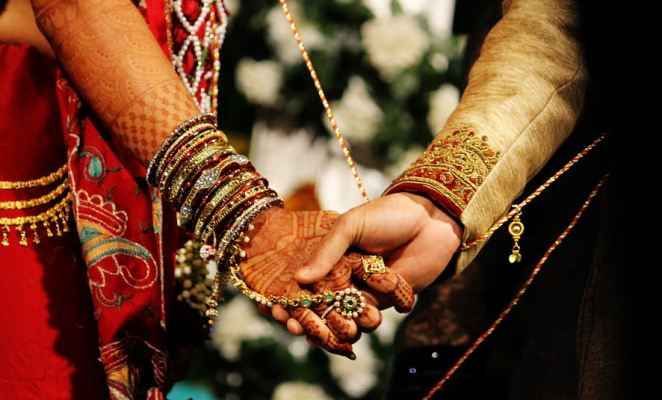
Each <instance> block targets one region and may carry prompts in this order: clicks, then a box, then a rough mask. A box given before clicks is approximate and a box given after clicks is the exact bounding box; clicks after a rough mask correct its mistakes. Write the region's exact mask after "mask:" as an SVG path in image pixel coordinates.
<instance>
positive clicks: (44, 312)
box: [0, 0, 225, 400]
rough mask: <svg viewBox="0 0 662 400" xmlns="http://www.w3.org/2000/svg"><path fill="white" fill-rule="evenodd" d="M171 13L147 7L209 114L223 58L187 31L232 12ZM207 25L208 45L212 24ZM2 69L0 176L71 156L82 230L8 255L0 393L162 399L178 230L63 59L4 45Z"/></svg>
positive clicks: (3, 259) (193, 0)
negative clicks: (205, 50)
mask: <svg viewBox="0 0 662 400" xmlns="http://www.w3.org/2000/svg"><path fill="white" fill-rule="evenodd" d="M201 3H202V4H207V6H209V5H211V7H210V8H203V7H201ZM170 6H172V5H171V4H170V2H164V0H148V1H142V2H140V5H139V8H140V9H141V11H142V13H143V16H144V17H145V20H146V23H147V24H148V25H149V27H150V30H151V31H152V33H153V34H154V36H155V37H156V38H157V40H158V42H159V43H160V44H161V47H162V48H163V50H164V52H166V54H167V55H168V56H171V46H173V47H174V48H175V49H177V50H176V51H177V52H180V54H181V56H182V57H181V60H182V63H181V65H180V67H179V71H178V73H179V74H180V76H181V77H182V79H184V80H185V82H186V83H185V85H186V86H187V88H188V89H189V91H190V92H191V93H192V94H194V95H195V96H196V100H197V101H198V104H199V105H200V107H201V108H202V109H203V110H206V111H207V110H210V109H213V108H214V103H215V101H214V99H213V98H212V97H213V94H214V93H215V91H214V90H212V89H213V86H214V85H215V83H216V80H215V77H214V74H213V70H214V65H213V62H214V60H213V58H212V57H209V58H207V59H206V60H203V61H200V60H197V59H196V57H195V52H194V49H193V48H194V47H195V43H194V42H195V40H194V39H193V40H192V36H193V35H191V34H190V33H189V32H190V28H192V27H195V24H193V23H192V21H195V20H197V19H201V20H203V21H206V20H207V19H209V18H210V17H211V16H213V18H216V20H217V21H218V20H221V21H222V22H223V23H224V22H225V21H224V18H225V11H224V10H223V9H222V4H220V3H215V2H214V3H213V4H212V3H211V2H209V1H206V0H205V1H202V2H201V1H198V0H186V1H184V2H183V4H182V7H181V9H183V10H184V15H185V17H186V18H187V20H188V22H189V25H188V26H186V24H182V23H181V19H178V18H179V17H177V16H175V14H174V13H173V12H172V11H171V10H170V8H169V7H170ZM173 16H174V18H173ZM170 21H173V22H172V23H169V22H170ZM178 21H179V22H178ZM198 28H199V29H198V30H197V31H196V32H195V35H197V36H198V37H199V38H200V39H202V38H203V37H204V35H205V32H206V30H207V29H208V28H207V25H206V24H204V23H203V24H201V25H200V26H198ZM213 33H214V35H213V36H211V40H217V41H220V40H221V39H222V35H220V34H219V33H220V31H214V32H213ZM168 39H170V41H169V40H168ZM169 42H170V43H169ZM0 64H1V65H2V69H1V70H0V89H2V93H3V96H2V99H0V132H1V134H2V136H3V139H2V142H0V143H1V145H0V149H1V150H2V153H3V157H2V161H0V180H27V179H33V178H35V177H40V176H44V175H47V174H48V173H50V172H52V171H54V170H56V169H57V168H58V167H60V166H61V165H62V164H64V163H65V162H66V163H67V165H68V171H69V181H70V185H71V191H72V193H73V194H74V196H75V202H74V207H73V208H74V215H75V225H76V228H77V229H76V230H77V235H76V233H73V232H70V233H69V234H68V235H67V234H65V235H64V236H63V237H61V238H48V240H43V242H42V243H41V244H39V245H31V246H27V247H22V246H10V247H7V248H3V249H0V264H1V265H3V267H4V268H5V271H4V273H5V275H4V279H3V280H2V291H1V292H2V294H0V302H1V304H3V305H4V306H5V307H6V308H5V310H3V311H2V312H0V322H1V323H3V326H4V327H6V328H5V329H6V331H8V333H7V334H3V335H2V336H0V352H2V354H3V357H2V358H3V361H2V363H1V364H0V397H2V398H15V399H19V398H20V399H32V398H34V399H70V398H81V399H102V398H106V397H110V398H111V399H139V398H147V399H150V400H151V399H163V398H165V393H166V391H167V388H168V379H167V365H168V355H167V354H168V353H167V347H168V340H167V337H166V332H167V328H168V323H169V319H170V318H171V316H170V314H169V312H168V310H169V306H170V304H169V303H170V301H169V299H170V298H171V296H170V295H171V290H172V279H171V276H172V273H171V272H172V265H171V261H172V255H173V250H174V249H175V247H176V246H175V245H176V239H177V236H178V232H175V231H172V232H171V231H170V230H169V225H168V224H165V225H164V223H163V219H164V218H163V214H162V210H161V205H160V201H159V199H158V197H157V196H156V195H155V193H153V192H152V191H151V189H149V188H148V187H147V185H146V184H145V182H144V179H143V178H144V169H143V167H142V166H141V165H140V164H139V163H138V162H137V161H135V160H133V159H132V158H131V157H130V156H129V155H127V154H125V153H122V152H120V151H118V149H117V148H116V147H114V146H113V143H112V138H109V137H108V135H106V134H105V132H102V131H101V130H100V129H99V127H98V126H97V125H96V124H95V122H94V116H93V115H91V114H90V111H89V109H88V108H86V107H85V104H83V103H82V102H81V100H80V98H79V97H78V96H77V94H76V93H75V91H74V90H73V89H72V88H71V86H70V85H69V83H68V81H67V79H66V77H65V76H64V74H63V73H62V72H61V71H60V70H59V69H58V68H57V67H56V65H55V63H54V62H52V61H50V60H49V59H48V58H46V57H45V56H43V55H40V54H38V53H37V52H36V51H35V50H34V49H31V48H29V47H27V46H15V45H4V44H2V45H0ZM197 75H200V78H198V79H190V77H191V76H193V77H195V76H197ZM210 93H211V94H212V97H210ZM2 195H3V196H9V197H11V196H12V194H2ZM0 200H14V198H7V199H5V198H2V199H0ZM95 320H96V321H95ZM95 341H96V342H97V343H98V349H97V348H96V346H95V345H94V344H95ZM97 359H100V361H101V363H99V362H98V360H97ZM102 371H105V380H106V383H107V385H104V384H103V383H102V382H103V372H102Z"/></svg>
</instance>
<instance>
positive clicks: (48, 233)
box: [44, 221, 53, 237]
mask: <svg viewBox="0 0 662 400" xmlns="http://www.w3.org/2000/svg"><path fill="white" fill-rule="evenodd" d="M44 228H46V236H48V237H53V231H52V230H51V225H50V224H49V223H48V221H44Z"/></svg>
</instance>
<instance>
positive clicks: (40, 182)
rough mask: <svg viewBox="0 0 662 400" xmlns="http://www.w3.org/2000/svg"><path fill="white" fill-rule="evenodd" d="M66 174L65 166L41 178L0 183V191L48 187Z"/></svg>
mask: <svg viewBox="0 0 662 400" xmlns="http://www.w3.org/2000/svg"><path fill="white" fill-rule="evenodd" d="M66 172H67V164H65V165H63V166H61V167H60V168H58V169H57V171H55V172H51V173H50V174H48V175H46V176H42V177H41V178H36V179H31V180H29V181H15V182H13V181H0V189H28V188H34V187H39V186H48V185H50V184H51V183H53V182H55V181H57V180H59V179H61V178H62V177H63V176H64V174H65V173H66Z"/></svg>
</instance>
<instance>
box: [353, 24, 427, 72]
mask: <svg viewBox="0 0 662 400" xmlns="http://www.w3.org/2000/svg"><path fill="white" fill-rule="evenodd" d="M361 36H362V40H363V45H364V46H365V49H366V52H367V54H368V59H369V60H370V63H372V65H374V66H375V68H377V70H378V71H379V73H380V74H381V75H382V77H384V78H385V79H387V80H390V79H391V78H393V77H394V76H395V75H397V74H398V73H400V72H402V71H403V70H405V69H407V68H410V67H413V66H415V65H416V64H418V62H419V61H420V60H421V57H422V56H423V54H424V53H425V52H426V51H427V49H428V47H429V46H430V40H429V38H428V35H427V34H426V33H425V31H423V29H422V28H421V27H420V26H419V24H418V22H417V21H416V18H415V17H413V16H410V15H398V16H394V17H388V18H378V19H372V20H370V21H368V22H366V23H365V24H363V26H362V27H361Z"/></svg>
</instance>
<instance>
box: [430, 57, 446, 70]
mask: <svg viewBox="0 0 662 400" xmlns="http://www.w3.org/2000/svg"><path fill="white" fill-rule="evenodd" d="M449 64H450V61H449V60H448V56H447V55H445V54H443V53H434V54H433V55H432V56H431V57H430V65H432V68H434V69H435V70H436V71H437V72H439V73H443V72H446V71H448V65H449Z"/></svg>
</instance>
